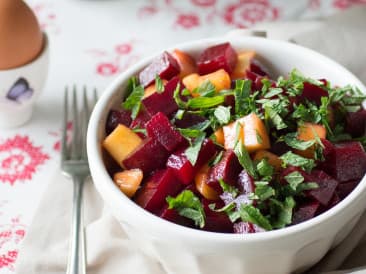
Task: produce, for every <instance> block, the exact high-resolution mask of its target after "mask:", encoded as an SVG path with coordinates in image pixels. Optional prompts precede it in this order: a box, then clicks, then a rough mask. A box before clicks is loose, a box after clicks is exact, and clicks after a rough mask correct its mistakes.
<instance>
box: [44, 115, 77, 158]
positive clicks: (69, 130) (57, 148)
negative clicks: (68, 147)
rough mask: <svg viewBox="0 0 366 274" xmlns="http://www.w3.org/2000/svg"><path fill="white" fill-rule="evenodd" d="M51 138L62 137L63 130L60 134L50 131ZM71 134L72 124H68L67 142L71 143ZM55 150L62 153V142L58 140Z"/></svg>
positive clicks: (54, 146)
mask: <svg viewBox="0 0 366 274" xmlns="http://www.w3.org/2000/svg"><path fill="white" fill-rule="evenodd" d="M48 133H49V134H50V135H51V136H54V137H59V136H60V135H61V130H60V132H54V131H49V132H48ZM71 133H72V122H68V123H67V129H66V134H67V136H66V139H67V142H69V141H70V140H71ZM53 149H54V150H55V151H57V152H59V151H61V140H58V141H57V142H56V143H54V145H53Z"/></svg>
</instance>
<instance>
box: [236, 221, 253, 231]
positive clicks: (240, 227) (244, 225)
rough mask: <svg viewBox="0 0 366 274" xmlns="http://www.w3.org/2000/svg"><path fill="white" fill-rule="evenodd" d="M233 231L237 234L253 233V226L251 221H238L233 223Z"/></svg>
mask: <svg viewBox="0 0 366 274" xmlns="http://www.w3.org/2000/svg"><path fill="white" fill-rule="evenodd" d="M234 233H237V234H248V233H254V227H253V224H252V223H248V222H239V223H236V224H234Z"/></svg>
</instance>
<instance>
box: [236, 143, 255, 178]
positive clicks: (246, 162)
mask: <svg viewBox="0 0 366 274" xmlns="http://www.w3.org/2000/svg"><path fill="white" fill-rule="evenodd" d="M234 153H235V155H236V157H238V160H239V163H240V164H241V166H242V167H243V168H244V169H245V170H246V171H247V172H248V173H249V175H250V176H252V177H253V178H257V173H256V170H255V168H254V164H253V162H252V159H251V158H250V156H249V153H248V151H247V150H246V148H245V146H244V145H243V141H242V140H239V141H238V142H237V143H236V145H235V147H234Z"/></svg>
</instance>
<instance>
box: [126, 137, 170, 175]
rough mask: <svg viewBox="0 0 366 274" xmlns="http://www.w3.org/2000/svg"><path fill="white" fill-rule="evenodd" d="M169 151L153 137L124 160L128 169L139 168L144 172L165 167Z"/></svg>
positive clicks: (147, 172)
mask: <svg viewBox="0 0 366 274" xmlns="http://www.w3.org/2000/svg"><path fill="white" fill-rule="evenodd" d="M168 157H169V152H168V151H167V150H166V149H165V148H164V147H163V146H162V145H161V144H160V143H159V142H158V140H156V139H153V138H148V139H146V140H145V141H144V142H143V143H142V144H141V145H140V146H139V147H138V148H137V149H136V150H135V151H134V152H132V153H131V154H130V155H129V156H128V157H127V158H126V159H125V160H124V161H123V162H122V164H123V166H124V167H125V168H126V169H132V168H139V169H141V170H142V171H143V172H144V174H149V173H151V172H152V171H155V170H157V169H160V168H163V167H165V164H166V160H167V159H168Z"/></svg>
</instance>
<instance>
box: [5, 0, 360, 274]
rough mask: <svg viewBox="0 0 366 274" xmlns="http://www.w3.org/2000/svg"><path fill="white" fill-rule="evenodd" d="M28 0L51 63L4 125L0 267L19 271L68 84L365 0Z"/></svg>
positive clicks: (92, 83) (101, 80) (55, 147)
mask: <svg viewBox="0 0 366 274" xmlns="http://www.w3.org/2000/svg"><path fill="white" fill-rule="evenodd" d="M27 2H28V4H29V5H30V6H31V7H32V9H33V10H34V12H35V13H36V15H37V17H38V19H39V22H40V25H41V27H42V29H43V30H44V31H45V32H47V34H48V35H49V38H50V41H51V46H50V47H51V64H50V71H49V79H48V82H47V84H46V87H45V89H44V92H43V94H42V96H41V98H40V99H39V101H38V103H37V105H36V109H35V113H34V116H33V119H32V120H31V122H30V123H28V124H27V125H25V126H23V127H21V128H18V129H14V130H0V273H12V272H13V270H14V265H15V263H16V259H17V257H18V251H19V246H20V243H21V242H22V239H23V238H24V236H25V234H26V233H27V227H28V226H29V225H30V223H31V221H32V216H33V214H34V212H35V210H36V208H37V204H38V201H39V200H40V197H41V196H42V194H43V191H44V189H45V186H46V185H47V183H49V180H51V179H52V176H53V174H54V171H55V170H56V169H57V168H58V166H59V150H60V141H59V139H60V117H61V104H62V103H61V102H62V100H61V98H62V95H63V89H64V87H65V85H71V84H74V83H75V84H77V85H80V86H81V85H84V84H86V85H87V86H89V87H97V88H98V89H99V91H100V92H101V91H102V90H103V88H104V87H105V86H106V85H107V84H108V83H109V82H110V81H111V80H112V79H113V78H114V77H115V76H116V75H117V74H118V73H120V72H121V71H124V70H125V69H126V68H127V67H129V66H130V65H132V64H134V63H135V62H136V61H137V60H139V59H140V58H141V57H143V56H146V55H148V54H150V53H152V52H154V51H159V50H161V49H163V48H164V47H167V46H171V45H173V44H176V43H179V42H184V41H187V40H192V39H198V38H202V37H207V36H217V35H222V34H225V33H226V32H227V31H229V30H231V29H234V28H248V27H251V26H253V25H255V24H257V23H261V22H266V21H278V20H302V19H315V18H322V17H325V16H329V15H331V14H334V13H336V12H340V11H342V10H344V9H347V8H349V7H351V6H353V5H357V4H366V0H299V1H281V0H228V1H224V0H222V1H219V0H190V1H189V0H186V1H178V0H140V1H127V0H120V1H103V0H99V1H81V0H74V1H60V0H53V1H52V0H48V1H47V0H27ZM69 130H70V131H71V130H72V128H71V125H70V126H69ZM50 183H52V182H50ZM60 195H62V194H60ZM40 237H41V235H40Z"/></svg>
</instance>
